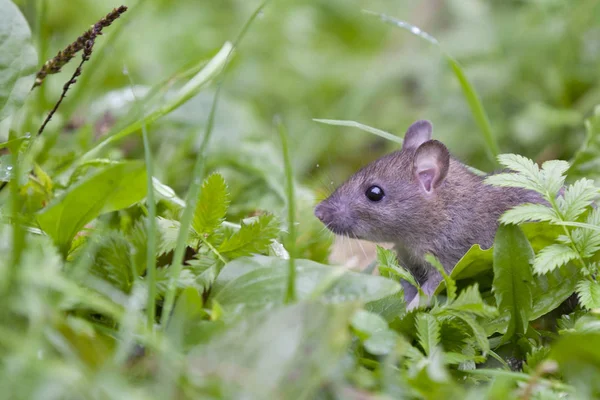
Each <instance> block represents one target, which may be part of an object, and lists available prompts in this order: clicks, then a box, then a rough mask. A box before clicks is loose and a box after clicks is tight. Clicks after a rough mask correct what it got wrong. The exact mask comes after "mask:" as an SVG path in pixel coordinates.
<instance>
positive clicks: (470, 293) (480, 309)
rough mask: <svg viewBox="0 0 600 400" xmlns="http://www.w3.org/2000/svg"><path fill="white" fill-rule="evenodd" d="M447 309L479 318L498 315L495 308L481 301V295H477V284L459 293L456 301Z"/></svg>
mask: <svg viewBox="0 0 600 400" xmlns="http://www.w3.org/2000/svg"><path fill="white" fill-rule="evenodd" d="M448 308H449V309H452V310H456V311H462V312H468V313H471V314H474V315H477V316H480V317H493V316H495V315H496V314H497V313H498V311H497V310H496V307H492V306H490V305H488V304H486V303H485V302H484V301H483V299H482V298H481V293H479V285H477V284H474V285H472V286H469V287H467V288H466V289H464V290H463V291H461V292H460V294H459V295H458V297H457V298H456V300H455V301H454V302H452V304H450V305H449V306H448Z"/></svg>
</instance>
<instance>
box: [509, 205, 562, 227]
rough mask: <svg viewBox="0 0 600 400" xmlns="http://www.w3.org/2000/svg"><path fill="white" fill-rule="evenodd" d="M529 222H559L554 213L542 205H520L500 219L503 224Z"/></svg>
mask: <svg viewBox="0 0 600 400" xmlns="http://www.w3.org/2000/svg"><path fill="white" fill-rule="evenodd" d="M531 221H550V222H556V221H559V219H558V217H557V216H556V212H555V211H554V210H553V209H552V208H550V207H547V206H545V205H543V204H521V205H518V206H516V207H514V208H511V209H510V210H508V211H506V212H505V213H504V214H502V216H501V217H500V222H501V223H503V224H507V225H508V224H520V223H523V222H531Z"/></svg>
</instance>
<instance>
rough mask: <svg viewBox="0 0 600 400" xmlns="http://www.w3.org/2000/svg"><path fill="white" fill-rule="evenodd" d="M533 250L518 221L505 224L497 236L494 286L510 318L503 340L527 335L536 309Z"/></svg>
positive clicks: (501, 310)
mask: <svg viewBox="0 0 600 400" xmlns="http://www.w3.org/2000/svg"><path fill="white" fill-rule="evenodd" d="M532 258H533V250H532V249H531V246H530V244H529V241H528V240H527V237H525V234H523V231H522V230H521V229H520V228H519V227H518V226H515V225H501V226H500V227H499V228H498V231H497V233H496V238H495V240H494V281H493V283H492V288H493V292H494V296H495V297H496V304H497V307H498V311H499V312H500V313H505V312H506V313H508V314H509V315H510V319H509V321H508V327H507V329H506V333H505V335H504V338H503V340H508V339H510V338H512V337H513V336H514V335H519V334H520V335H523V334H525V332H526V331H527V327H528V325H529V316H530V315H531V310H532V294H531V282H532V280H533V276H532V273H531V266H530V264H529V262H530V260H531V259H532Z"/></svg>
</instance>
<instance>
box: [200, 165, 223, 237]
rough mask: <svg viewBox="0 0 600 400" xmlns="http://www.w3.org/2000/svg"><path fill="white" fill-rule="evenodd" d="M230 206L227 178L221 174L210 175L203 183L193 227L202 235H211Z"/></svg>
mask: <svg viewBox="0 0 600 400" xmlns="http://www.w3.org/2000/svg"><path fill="white" fill-rule="evenodd" d="M228 207H229V193H228V192H227V183H226V182H225V179H223V177H222V176H221V175H219V174H212V175H210V176H209V177H208V178H206V179H205V180H204V183H203V184H202V191H201V192H200V198H199V199H198V202H197V203H196V210H195V211H194V219H193V220H192V228H193V229H194V230H195V231H196V233H198V234H200V235H203V234H204V235H210V234H211V233H213V232H214V231H215V229H217V228H218V227H219V226H220V225H221V222H223V220H224V219H225V214H226V213H227V208H228Z"/></svg>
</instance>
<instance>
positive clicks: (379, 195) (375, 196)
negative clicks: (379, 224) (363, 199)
mask: <svg viewBox="0 0 600 400" xmlns="http://www.w3.org/2000/svg"><path fill="white" fill-rule="evenodd" d="M365 196H367V199H369V200H371V201H380V200H381V199H383V196H385V193H383V189H382V188H380V187H379V186H371V187H370V188H368V189H367V191H366V192H365Z"/></svg>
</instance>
